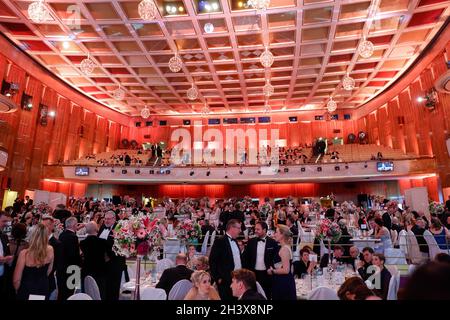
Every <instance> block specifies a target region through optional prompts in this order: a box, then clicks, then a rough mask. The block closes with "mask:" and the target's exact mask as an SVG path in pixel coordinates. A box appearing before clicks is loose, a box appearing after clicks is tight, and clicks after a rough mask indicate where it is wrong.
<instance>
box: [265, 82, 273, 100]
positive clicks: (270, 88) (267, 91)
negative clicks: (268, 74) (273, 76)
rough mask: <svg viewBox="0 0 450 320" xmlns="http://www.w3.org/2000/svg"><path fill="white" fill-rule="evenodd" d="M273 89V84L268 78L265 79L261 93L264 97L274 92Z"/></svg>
mask: <svg viewBox="0 0 450 320" xmlns="http://www.w3.org/2000/svg"><path fill="white" fill-rule="evenodd" d="M274 91H275V89H274V87H273V85H271V84H270V82H269V80H267V82H266V84H265V85H264V87H263V94H264V96H266V97H270V96H271V95H272V94H273V93H274Z"/></svg>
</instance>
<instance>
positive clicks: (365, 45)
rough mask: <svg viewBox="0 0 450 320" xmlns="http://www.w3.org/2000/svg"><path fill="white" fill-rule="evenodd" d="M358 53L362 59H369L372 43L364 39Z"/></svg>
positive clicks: (371, 52)
mask: <svg viewBox="0 0 450 320" xmlns="http://www.w3.org/2000/svg"><path fill="white" fill-rule="evenodd" d="M358 53H359V55H360V56H361V57H363V58H364V59H367V58H370V57H371V56H372V54H373V43H372V42H370V41H369V40H366V39H365V38H364V40H363V41H362V42H361V43H360V45H359V47H358Z"/></svg>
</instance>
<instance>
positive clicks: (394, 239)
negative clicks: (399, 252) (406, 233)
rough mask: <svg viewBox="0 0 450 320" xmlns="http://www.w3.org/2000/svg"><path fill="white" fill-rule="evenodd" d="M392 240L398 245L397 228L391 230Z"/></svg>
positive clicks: (393, 243)
mask: <svg viewBox="0 0 450 320" xmlns="http://www.w3.org/2000/svg"><path fill="white" fill-rule="evenodd" d="M391 240H392V245H393V246H396V245H397V244H398V243H397V241H398V232H397V230H391Z"/></svg>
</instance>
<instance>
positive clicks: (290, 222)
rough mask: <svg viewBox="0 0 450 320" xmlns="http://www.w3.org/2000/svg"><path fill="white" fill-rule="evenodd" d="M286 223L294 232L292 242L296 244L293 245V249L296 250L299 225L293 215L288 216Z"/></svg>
mask: <svg viewBox="0 0 450 320" xmlns="http://www.w3.org/2000/svg"><path fill="white" fill-rule="evenodd" d="M286 225H287V226H288V227H289V230H290V231H291V232H292V242H293V243H294V245H293V246H292V250H294V251H295V250H297V239H298V227H297V223H296V221H295V219H294V217H293V216H288V217H287V220H286ZM300 240H301V239H300Z"/></svg>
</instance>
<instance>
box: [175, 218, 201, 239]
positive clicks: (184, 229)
mask: <svg viewBox="0 0 450 320" xmlns="http://www.w3.org/2000/svg"><path fill="white" fill-rule="evenodd" d="M176 234H177V238H178V239H180V240H182V241H183V240H184V241H188V242H193V241H195V240H198V238H200V236H201V235H202V230H201V227H200V225H199V224H198V223H196V222H195V223H194V222H193V221H192V220H190V219H185V220H183V221H182V222H180V223H179V224H178V226H177V229H176Z"/></svg>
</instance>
